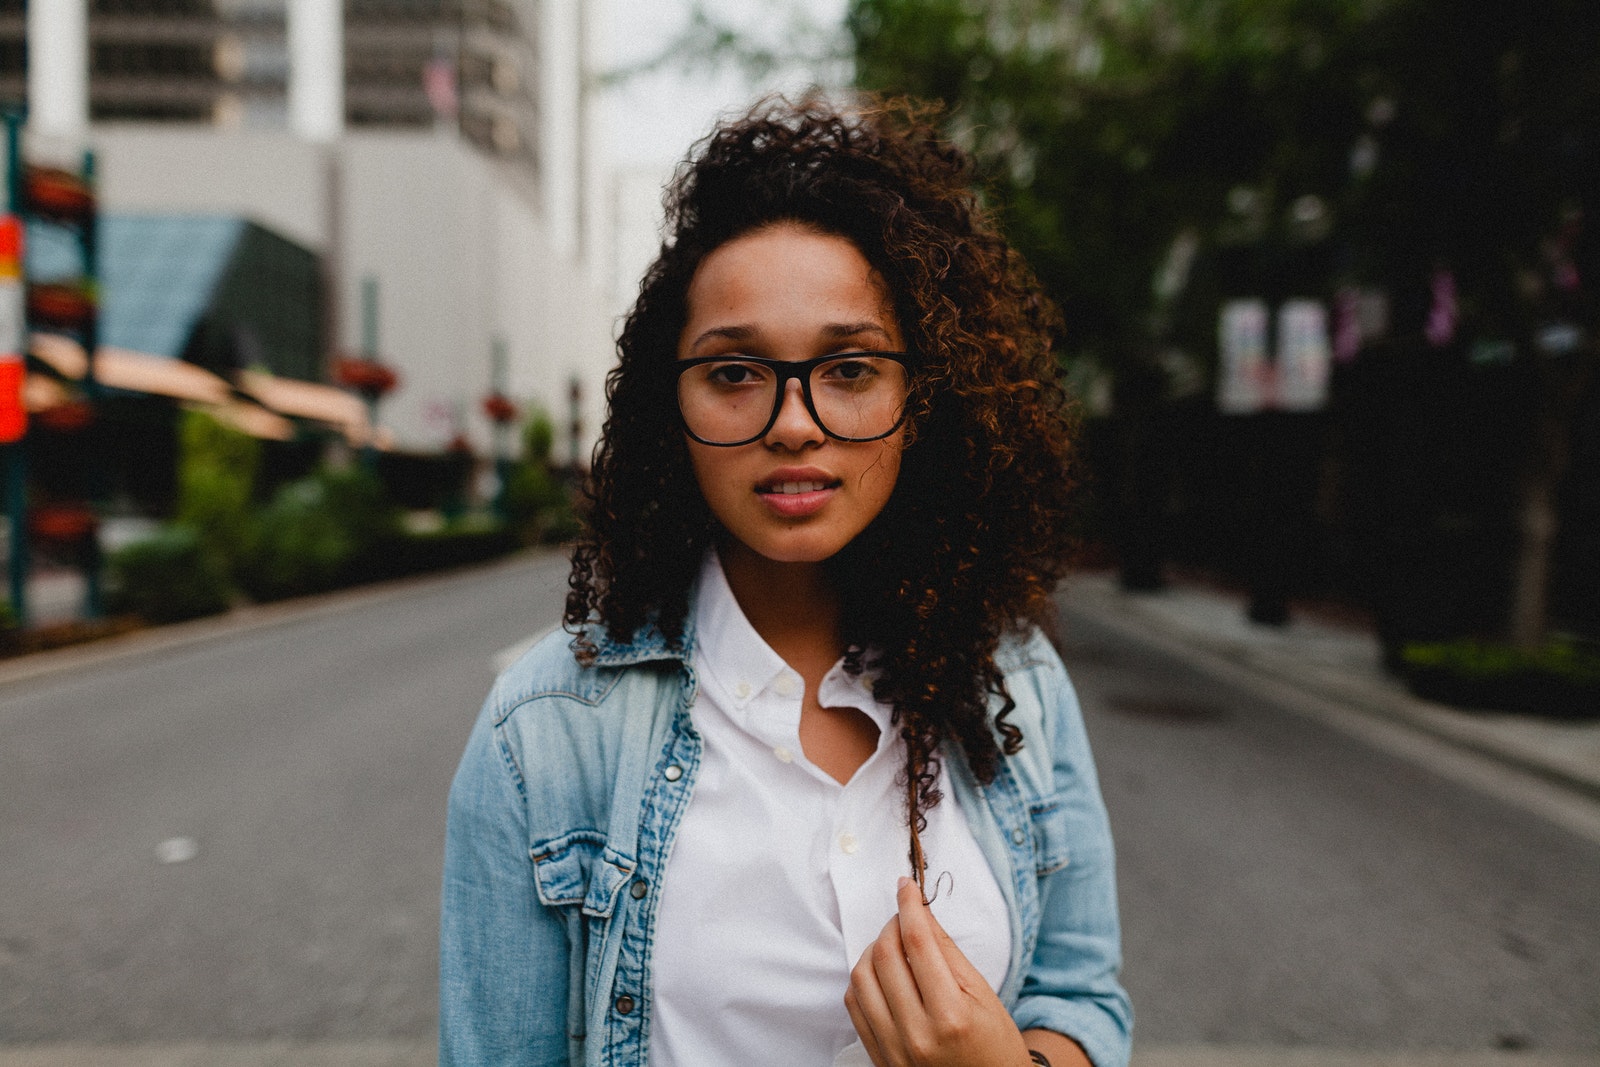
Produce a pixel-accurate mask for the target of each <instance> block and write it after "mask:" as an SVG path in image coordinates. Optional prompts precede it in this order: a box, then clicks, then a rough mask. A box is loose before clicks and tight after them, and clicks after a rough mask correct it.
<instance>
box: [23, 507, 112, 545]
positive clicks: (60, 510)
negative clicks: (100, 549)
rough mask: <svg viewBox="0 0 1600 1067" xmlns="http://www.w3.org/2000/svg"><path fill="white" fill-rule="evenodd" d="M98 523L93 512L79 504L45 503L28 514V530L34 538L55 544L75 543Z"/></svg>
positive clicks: (88, 533) (92, 530)
mask: <svg viewBox="0 0 1600 1067" xmlns="http://www.w3.org/2000/svg"><path fill="white" fill-rule="evenodd" d="M99 525H100V520H99V519H98V518H97V517H96V516H95V513H94V512H93V511H91V510H90V509H88V508H87V507H84V506H83V505H81V504H46V505H41V506H39V507H36V508H34V509H33V510H32V511H31V512H30V513H29V515H28V532H29V533H31V534H32V535H33V536H34V539H35V540H38V541H44V542H47V543H49V544H55V545H75V544H77V543H78V542H80V541H83V540H84V539H86V538H87V537H88V536H89V535H90V534H92V533H94V531H95V529H96V528H97V527H98V526H99Z"/></svg>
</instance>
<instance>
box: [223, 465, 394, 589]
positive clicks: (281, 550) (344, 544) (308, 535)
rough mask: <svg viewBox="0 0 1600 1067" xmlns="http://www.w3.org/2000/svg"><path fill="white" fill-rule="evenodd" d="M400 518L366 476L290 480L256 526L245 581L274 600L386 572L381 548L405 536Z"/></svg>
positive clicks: (327, 473) (322, 474) (330, 474)
mask: <svg viewBox="0 0 1600 1067" xmlns="http://www.w3.org/2000/svg"><path fill="white" fill-rule="evenodd" d="M399 529H400V519H399V512H398V511H397V510H396V509H395V508H393V507H392V506H391V505H390V504H389V502H388V501H387V499H386V498H385V496H384V493H383V487H382V485H381V484H380V483H379V482H378V481H377V479H376V478H375V477H373V476H372V474H370V473H369V472H367V471H363V470H359V469H352V470H347V471H334V470H329V469H324V470H320V471H318V472H317V473H315V474H313V475H312V476H311V477H309V478H302V479H300V480H299V481H295V482H290V483H289V484H288V485H285V486H283V487H282V488H281V489H279V490H278V492H277V493H276V494H275V495H274V496H273V499H272V502H271V503H270V504H268V505H267V506H266V507H265V508H264V509H262V511H261V513H260V515H259V517H258V518H257V520H256V523H255V528H254V531H253V534H252V537H251V541H250V548H249V551H248V552H247V553H246V556H245V563H244V567H243V568H242V572H241V575H240V577H241V581H242V583H243V585H244V587H245V589H246V591H248V592H249V593H250V595H251V596H252V597H255V598H256V599H258V600H276V599H280V598H283V597H288V596H298V595H301V594H304V593H315V592H321V591H323V590H327V589H332V588H334V587H336V586H340V585H345V584H348V583H350V582H356V581H362V580H366V579H370V578H374V577H382V576H384V575H385V574H386V573H388V567H387V564H386V562H385V561H384V560H383V559H382V558H381V556H380V555H379V553H378V551H377V550H378V548H379V546H381V545H382V544H384V543H385V542H387V541H389V540H391V539H393V538H394V537H396V536H397V535H398V533H399Z"/></svg>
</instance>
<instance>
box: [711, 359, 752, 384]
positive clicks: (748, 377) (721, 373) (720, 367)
mask: <svg viewBox="0 0 1600 1067" xmlns="http://www.w3.org/2000/svg"><path fill="white" fill-rule="evenodd" d="M703 373H704V375H705V380H706V381H708V382H710V383H712V384H713V385H728V386H734V385H759V384H760V383H761V382H764V381H765V380H766V378H767V371H766V368H765V367H762V366H761V365H760V364H758V363H739V362H735V361H729V362H727V363H708V364H706V366H705V369H704V372H703Z"/></svg>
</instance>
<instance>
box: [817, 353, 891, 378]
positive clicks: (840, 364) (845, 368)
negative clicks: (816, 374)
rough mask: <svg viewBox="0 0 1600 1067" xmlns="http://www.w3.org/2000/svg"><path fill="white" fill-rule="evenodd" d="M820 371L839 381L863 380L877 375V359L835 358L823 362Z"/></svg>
mask: <svg viewBox="0 0 1600 1067" xmlns="http://www.w3.org/2000/svg"><path fill="white" fill-rule="evenodd" d="M822 373H823V375H824V376H825V377H827V378H829V379H832V380H834V381H840V382H864V381H866V380H868V379H871V378H875V377H877V376H878V373H879V371H878V366H877V361H876V360H874V359H871V358H860V359H851V358H849V357H846V358H844V359H838V360H835V361H834V362H832V363H827V364H824V365H823V367H822Z"/></svg>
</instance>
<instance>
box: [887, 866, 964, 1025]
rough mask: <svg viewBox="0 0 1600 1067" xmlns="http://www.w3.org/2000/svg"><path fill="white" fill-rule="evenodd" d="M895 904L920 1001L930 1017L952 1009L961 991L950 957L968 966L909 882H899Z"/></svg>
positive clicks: (913, 885)
mask: <svg viewBox="0 0 1600 1067" xmlns="http://www.w3.org/2000/svg"><path fill="white" fill-rule="evenodd" d="M898 903H899V905H900V913H899V915H898V916H896V918H897V919H898V920H899V935H900V939H901V941H902V943H903V944H904V946H905V958H906V961H907V963H908V965H909V967H910V971H911V974H912V976H913V978H914V979H915V982H916V987H917V990H918V993H919V999H920V1000H921V1002H922V1004H923V1005H924V1006H925V1008H926V1010H927V1011H928V1012H929V1013H933V1014H937V1013H940V1012H943V1011H950V1010H952V1009H954V1008H955V1006H956V1005H957V1003H958V1001H959V1000H960V998H961V991H962V988H961V983H960V982H959V981H958V980H957V977H956V973H955V968H954V967H953V966H952V962H951V960H952V957H954V958H955V959H957V960H959V961H960V963H961V964H965V965H966V966H967V967H968V968H970V967H971V965H970V964H968V963H967V958H966V956H964V955H962V952H961V950H960V949H959V948H957V947H956V943H955V942H954V941H952V940H951V939H950V935H949V934H947V933H945V930H944V927H942V926H940V925H939V920H938V919H936V918H934V917H933V912H932V911H931V910H930V909H929V908H928V906H927V905H926V904H924V903H923V902H922V890H921V889H919V888H918V887H917V884H916V883H915V882H913V881H912V880H911V879H909V878H902V879H900V890H899V893H898Z"/></svg>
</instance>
